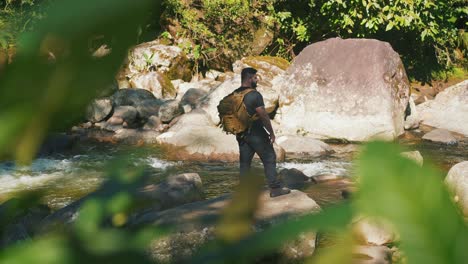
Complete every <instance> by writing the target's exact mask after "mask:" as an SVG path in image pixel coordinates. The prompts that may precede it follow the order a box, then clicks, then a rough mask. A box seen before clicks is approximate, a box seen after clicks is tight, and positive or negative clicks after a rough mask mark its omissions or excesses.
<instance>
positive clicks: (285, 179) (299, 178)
mask: <svg viewBox="0 0 468 264" xmlns="http://www.w3.org/2000/svg"><path fill="white" fill-rule="evenodd" d="M279 178H280V179H281V181H282V183H283V184H284V185H285V186H286V187H288V188H292V189H300V188H302V187H304V186H305V184H306V183H307V182H308V181H309V179H310V178H309V177H307V176H306V175H305V174H304V173H303V172H302V171H300V170H298V169H283V170H281V171H280V173H279Z"/></svg>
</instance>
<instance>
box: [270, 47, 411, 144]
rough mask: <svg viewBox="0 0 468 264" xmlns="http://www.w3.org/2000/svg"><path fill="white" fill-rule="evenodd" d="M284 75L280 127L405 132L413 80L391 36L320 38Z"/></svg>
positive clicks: (356, 134) (354, 134)
mask: <svg viewBox="0 0 468 264" xmlns="http://www.w3.org/2000/svg"><path fill="white" fill-rule="evenodd" d="M279 78H281V79H280V80H278V81H277V85H278V89H279V92H280V110H279V113H278V115H277V119H276V120H277V121H278V122H279V123H280V125H281V127H280V129H281V131H280V132H283V133H285V134H296V133H299V134H308V135H312V136H314V137H318V138H338V139H345V140H349V141H366V140H369V139H372V138H381V139H394V138H396V137H397V136H398V135H400V134H402V133H403V132H404V114H405V109H406V106H407V104H408V100H409V82H408V78H407V76H406V72H405V69H404V67H403V64H402V62H401V59H400V56H399V55H398V53H396V52H395V51H394V50H393V49H392V47H391V46H390V44H388V43H386V42H382V41H378V40H372V39H340V38H334V39H328V40H326V41H321V42H318V43H314V44H312V45H309V46H308V47H306V48H305V49H304V50H303V51H302V52H301V53H300V54H299V55H298V56H297V57H296V58H295V59H294V61H293V63H292V65H291V66H290V67H289V68H288V70H287V74H286V75H285V76H282V77H279Z"/></svg>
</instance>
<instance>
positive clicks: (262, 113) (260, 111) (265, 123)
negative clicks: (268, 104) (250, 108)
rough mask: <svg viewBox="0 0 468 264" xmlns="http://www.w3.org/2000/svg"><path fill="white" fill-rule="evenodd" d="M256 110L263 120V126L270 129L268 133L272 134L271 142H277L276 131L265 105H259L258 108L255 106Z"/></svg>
mask: <svg viewBox="0 0 468 264" xmlns="http://www.w3.org/2000/svg"><path fill="white" fill-rule="evenodd" d="M255 111H256V112H257V114H258V117H259V118H260V120H261V121H262V123H263V126H264V127H265V128H266V130H267V131H268V134H270V142H271V144H273V143H275V139H276V137H275V132H273V128H272V126H271V122H270V116H268V113H267V111H266V110H265V107H263V106H260V107H257V108H255Z"/></svg>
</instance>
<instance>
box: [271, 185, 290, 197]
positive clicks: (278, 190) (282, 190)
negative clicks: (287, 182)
mask: <svg viewBox="0 0 468 264" xmlns="http://www.w3.org/2000/svg"><path fill="white" fill-rule="evenodd" d="M290 192H291V190H290V189H288V188H286V187H282V188H273V189H270V197H272V198H273V197H277V196H281V195H285V194H288V193H290Z"/></svg>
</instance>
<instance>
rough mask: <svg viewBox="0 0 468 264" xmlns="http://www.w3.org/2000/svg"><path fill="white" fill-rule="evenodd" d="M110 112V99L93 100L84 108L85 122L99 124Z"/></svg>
mask: <svg viewBox="0 0 468 264" xmlns="http://www.w3.org/2000/svg"><path fill="white" fill-rule="evenodd" d="M111 112H112V101H111V100H110V99H97V100H94V101H93V102H92V103H91V104H90V105H89V106H88V107H87V108H86V120H88V121H91V122H93V123H97V122H101V121H103V120H104V119H106V118H107V117H108V116H109V115H110V114H111Z"/></svg>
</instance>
